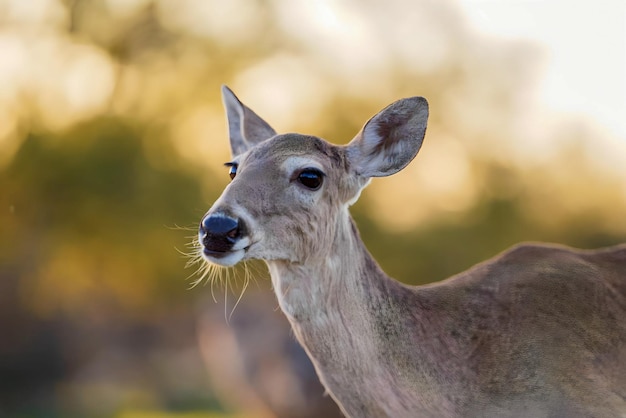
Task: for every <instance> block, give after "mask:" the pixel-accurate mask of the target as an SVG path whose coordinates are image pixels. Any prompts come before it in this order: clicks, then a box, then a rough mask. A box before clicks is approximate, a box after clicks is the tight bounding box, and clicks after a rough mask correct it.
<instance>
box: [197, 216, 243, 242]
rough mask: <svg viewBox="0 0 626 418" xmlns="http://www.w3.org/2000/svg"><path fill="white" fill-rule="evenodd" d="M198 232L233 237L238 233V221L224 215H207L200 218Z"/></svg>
mask: <svg viewBox="0 0 626 418" xmlns="http://www.w3.org/2000/svg"><path fill="white" fill-rule="evenodd" d="M200 232H204V233H205V234H207V235H223V236H226V237H227V238H233V239H234V238H235V237H236V236H237V235H238V233H239V222H238V221H237V220H236V219H233V218H230V217H228V216H224V215H209V216H206V217H205V218H204V219H203V220H202V223H201V224H200Z"/></svg>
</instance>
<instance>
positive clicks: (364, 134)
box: [346, 97, 428, 177]
mask: <svg viewBox="0 0 626 418" xmlns="http://www.w3.org/2000/svg"><path fill="white" fill-rule="evenodd" d="M427 120H428V102H427V101H426V99H424V98H423V97H410V98H408V99H402V100H398V101H397V102H394V103H392V104H390V105H389V106H387V107H386V108H385V109H383V110H381V111H380V112H379V113H378V114H376V115H375V116H374V117H372V118H371V119H370V120H369V121H368V122H367V123H366V124H365V126H364V127H363V129H361V132H359V133H358V134H357V136H356V137H355V138H354V139H353V140H352V141H351V142H350V143H349V144H348V145H347V146H346V152H347V156H348V161H349V162H350V165H351V167H352V168H353V169H354V171H356V173H357V174H358V175H360V176H362V177H383V176H390V175H392V174H394V173H397V172H398V171H400V170H402V169H403V168H404V167H406V166H407V165H408V164H409V163H410V162H411V161H412V160H413V158H415V156H416V155H417V152H418V151H419V150H420V148H421V146H422V142H423V140H424V135H425V134H426V122H427Z"/></svg>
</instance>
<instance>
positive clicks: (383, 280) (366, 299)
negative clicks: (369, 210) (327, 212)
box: [268, 209, 395, 327]
mask: <svg viewBox="0 0 626 418" xmlns="http://www.w3.org/2000/svg"><path fill="white" fill-rule="evenodd" d="M342 215H343V216H340V217H339V219H338V221H337V224H336V225H335V228H334V238H333V239H332V241H331V244H330V245H329V246H327V248H325V249H324V251H323V252H322V253H320V254H317V255H315V256H310V257H307V258H306V261H304V262H302V263H298V262H287V261H268V266H269V270H270V274H271V277H272V284H273V286H274V290H275V292H276V294H277V297H278V301H279V303H280V306H281V308H282V310H283V311H284V312H285V314H286V315H287V317H288V318H289V319H290V321H292V322H296V323H299V324H302V325H304V324H306V323H308V322H311V323H314V324H317V325H321V324H324V323H325V321H335V320H337V318H329V316H332V315H334V314H336V313H341V314H342V315H343V319H344V320H345V321H346V322H348V323H350V326H351V327H354V323H352V322H351V321H350V319H349V318H348V317H352V316H353V315H352V314H351V313H352V312H351V310H352V311H354V312H353V314H354V316H358V315H362V314H363V312H364V311H365V308H366V306H364V304H371V303H373V301H375V299H376V297H378V296H381V295H382V293H384V292H385V289H386V288H388V287H389V285H390V284H392V282H393V281H392V280H391V279H390V278H389V277H388V276H386V275H385V273H383V271H382V270H381V269H380V268H379V267H378V264H377V263H376V261H375V260H374V259H373V257H372V256H371V255H370V254H369V252H368V251H367V249H366V248H365V245H364V244H363V242H362V241H361V238H360V236H359V232H358V230H357V228H356V226H355V224H354V221H353V220H352V218H351V217H350V215H349V213H348V211H347V209H346V210H345V213H343V214H342ZM393 283H395V282H393ZM337 325H338V324H337ZM346 326H347V324H346Z"/></svg>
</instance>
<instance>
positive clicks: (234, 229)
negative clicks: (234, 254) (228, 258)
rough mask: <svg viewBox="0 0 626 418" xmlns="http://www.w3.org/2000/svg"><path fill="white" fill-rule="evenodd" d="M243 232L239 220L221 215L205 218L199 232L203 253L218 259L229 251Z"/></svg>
mask: <svg viewBox="0 0 626 418" xmlns="http://www.w3.org/2000/svg"><path fill="white" fill-rule="evenodd" d="M243 232H244V228H243V224H242V223H240V222H239V220H237V219H234V218H231V217H230V216H227V215H224V214H222V213H216V214H212V215H208V216H205V217H204V219H202V222H201V223H200V230H199V234H200V241H201V242H202V245H203V246H204V252H205V253H207V254H208V255H212V256H218V257H219V256H220V255H225V253H227V252H228V251H230V250H231V248H232V246H233V244H235V243H236V242H237V240H238V239H239V238H241V236H242V235H243Z"/></svg>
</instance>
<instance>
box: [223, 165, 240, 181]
mask: <svg viewBox="0 0 626 418" xmlns="http://www.w3.org/2000/svg"><path fill="white" fill-rule="evenodd" d="M225 165H226V166H227V167H230V170H228V175H229V176H230V179H231V180H233V179H234V178H235V176H236V175H237V164H235V163H226V164H225Z"/></svg>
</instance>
